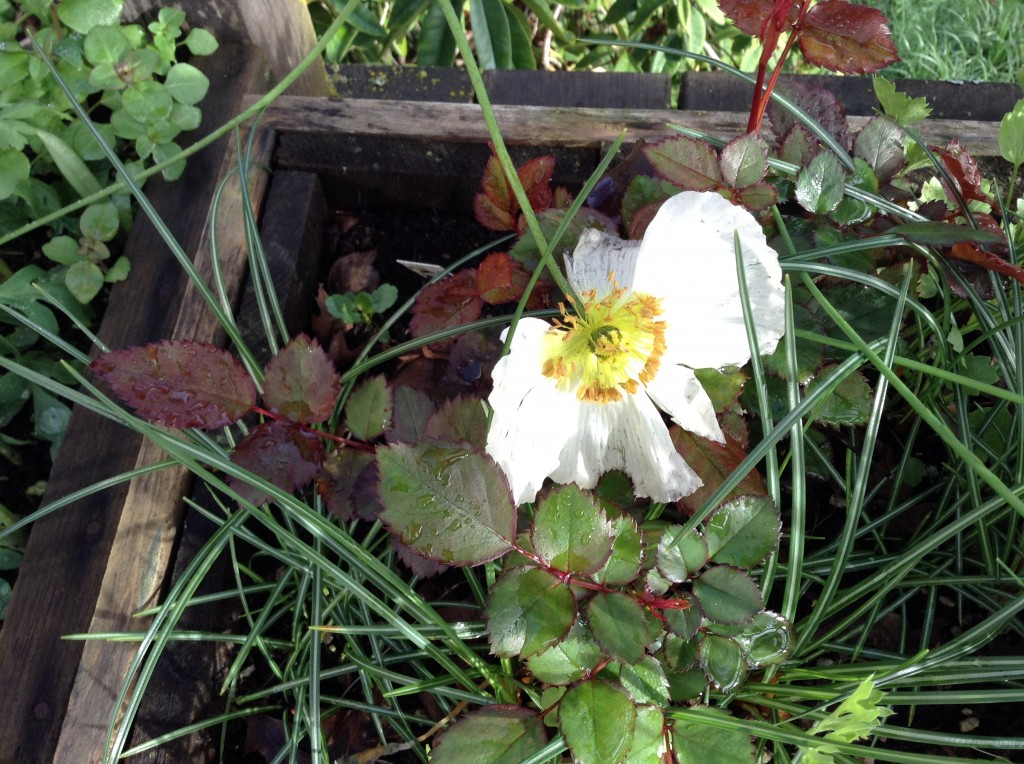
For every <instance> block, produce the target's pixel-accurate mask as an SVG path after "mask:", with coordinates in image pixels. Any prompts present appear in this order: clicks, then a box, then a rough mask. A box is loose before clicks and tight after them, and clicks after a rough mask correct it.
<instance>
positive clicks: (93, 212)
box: [79, 202, 121, 241]
mask: <svg viewBox="0 0 1024 764" xmlns="http://www.w3.org/2000/svg"><path fill="white" fill-rule="evenodd" d="M79 227H80V228H81V229H82V235H83V236H86V237H88V238H90V239H92V240H94V241H110V240H111V239H113V238H114V237H115V236H117V232H118V230H119V229H120V228H121V221H120V218H119V217H118V215H117V207H115V206H114V205H113V203H111V202H100V203H99V204H90V205H89V206H88V207H86V208H85V211H84V212H82V219H81V220H80V221H79Z"/></svg>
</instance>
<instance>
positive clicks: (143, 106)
mask: <svg viewBox="0 0 1024 764" xmlns="http://www.w3.org/2000/svg"><path fill="white" fill-rule="evenodd" d="M121 104H122V106H124V110H125V111H126V112H127V113H128V115H129V116H131V117H134V118H135V119H137V120H139V122H143V123H147V124H156V123H157V122H162V121H163V120H165V119H167V118H168V117H170V116H171V110H172V109H173V108H174V99H173V98H171V94H170V93H169V92H168V91H167V89H166V88H165V87H164V86H163V85H161V84H160V83H159V82H154V81H153V80H144V81H142V82H137V83H135V84H134V85H132V86H131V87H130V88H128V89H127V90H125V91H124V94H123V95H122V96H121Z"/></svg>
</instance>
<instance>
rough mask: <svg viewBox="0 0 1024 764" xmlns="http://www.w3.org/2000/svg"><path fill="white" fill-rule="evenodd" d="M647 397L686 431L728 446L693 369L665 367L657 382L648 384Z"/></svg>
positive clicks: (656, 378) (669, 365) (654, 380)
mask: <svg viewBox="0 0 1024 764" xmlns="http://www.w3.org/2000/svg"><path fill="white" fill-rule="evenodd" d="M647 394H648V395H650V396H651V399H652V400H653V401H654V402H655V403H656V404H658V408H660V409H661V410H662V411H664V412H665V413H666V414H668V415H669V416H670V417H672V421H673V422H675V423H676V424H677V425H679V426H680V427H682V428H683V429H684V430H688V431H689V432H692V433H694V434H696V435H700V436H701V437H702V438H707V439H708V440H714V441H717V442H718V443H725V434H724V433H723V432H722V428H721V427H720V426H719V425H718V417H716V416H715V407H714V406H713V405H712V403H711V398H709V397H708V394H707V392H706V391H705V390H704V386H703V385H701V383H700V382H699V381H697V377H696V376H694V373H693V371H692V370H691V369H688V368H686V367H685V366H674V365H671V364H668V365H666V364H662V365H661V368H660V369H658V373H657V375H655V377H654V379H652V380H651V381H650V382H649V383H647Z"/></svg>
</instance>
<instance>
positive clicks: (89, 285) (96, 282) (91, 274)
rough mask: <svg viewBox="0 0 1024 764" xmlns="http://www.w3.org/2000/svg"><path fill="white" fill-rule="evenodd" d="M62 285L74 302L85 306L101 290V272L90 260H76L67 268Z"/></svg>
mask: <svg viewBox="0 0 1024 764" xmlns="http://www.w3.org/2000/svg"><path fill="white" fill-rule="evenodd" d="M64 285H65V286H67V288H68V291H69V292H71V294H73V295H74V296H75V299H76V300H78V301H79V302H80V303H82V304H83V305H85V304H87V303H89V302H90V301H91V300H92V298H93V297H95V296H96V295H97V294H98V293H99V291H100V289H102V288H103V271H102V270H101V269H100V267H99V266H98V265H96V263H94V262H92V261H90V260H78V261H77V262H74V263H72V264H71V265H70V266H68V270H67V273H65V274H64Z"/></svg>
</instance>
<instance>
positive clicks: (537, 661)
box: [526, 621, 604, 684]
mask: <svg viewBox="0 0 1024 764" xmlns="http://www.w3.org/2000/svg"><path fill="white" fill-rule="evenodd" d="M603 657H604V654H603V653H602V652H601V647H600V646H599V645H598V644H597V642H595V641H594V638H593V637H592V636H591V634H590V630H589V629H587V627H586V626H584V625H583V624H582V623H580V622H579V621H577V622H576V623H575V624H573V627H572V629H571V630H570V631H569V633H568V635H566V637H565V639H563V640H562V641H561V642H559V643H558V644H557V645H554V646H552V647H549V648H548V649H547V650H545V651H544V652H541V653H538V654H536V655H533V656H531V657H530V658H528V659H527V661H526V667H527V668H528V669H529V670H530V673H531V674H533V676H534V677H535V678H536V679H537V680H538V681H541V682H543V683H544V684H572V683H573V682H578V681H579V680H580V679H582V678H583V677H584V676H586V675H587V674H588V673H589V672H590V671H592V670H593V669H595V668H597V665H598V664H599V663H600V662H601V659H602V658H603Z"/></svg>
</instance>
